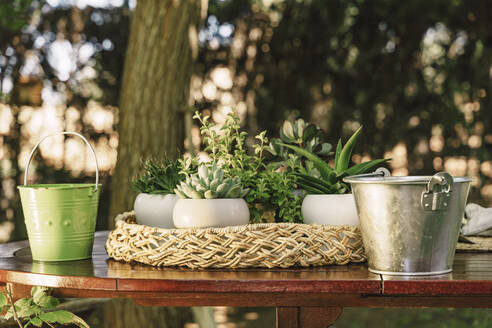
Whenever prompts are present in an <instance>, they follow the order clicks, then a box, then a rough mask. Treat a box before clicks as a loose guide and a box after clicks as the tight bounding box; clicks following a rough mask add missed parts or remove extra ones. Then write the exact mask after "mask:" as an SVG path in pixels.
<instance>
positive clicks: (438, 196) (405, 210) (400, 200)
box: [344, 172, 472, 275]
mask: <svg viewBox="0 0 492 328" xmlns="http://www.w3.org/2000/svg"><path fill="white" fill-rule="evenodd" d="M344 181H345V182H349V183H350V184H351V186H352V192H353V194H354V198H355V203H356V207H357V212H358V214H359V220H360V230H361V234H362V240H363V243H364V248H365V251H366V254H367V258H368V262H369V271H371V272H374V273H379V274H390V275H434V274H444V273H448V272H451V270H452V265H453V260H454V253H455V250H456V243H457V241H458V236H459V231H460V227H461V221H462V218H463V213H464V208H465V204H466V200H467V197H468V191H469V189H470V183H471V181H472V179H471V178H468V177H454V178H453V177H452V176H451V175H449V174H448V173H446V172H440V173H437V174H435V175H433V176H408V177H390V176H387V175H386V174H384V172H382V173H381V172H378V173H375V174H368V175H367V174H366V175H359V176H351V177H346V178H345V179H344Z"/></svg>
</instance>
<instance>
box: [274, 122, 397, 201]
mask: <svg viewBox="0 0 492 328" xmlns="http://www.w3.org/2000/svg"><path fill="white" fill-rule="evenodd" d="M361 131H362V127H360V128H359V129H357V131H355V132H354V134H353V135H352V136H351V137H350V139H349V140H348V141H347V143H346V144H345V145H343V146H342V139H339V140H338V144H337V149H336V152H335V165H334V167H331V166H330V165H329V164H328V163H326V162H325V161H324V160H323V159H321V158H319V157H318V156H317V155H315V154H313V153H311V152H309V151H307V150H306V149H303V148H300V147H297V146H294V145H288V144H282V145H283V146H284V147H287V148H289V149H292V150H293V151H295V152H296V153H298V154H299V155H302V156H304V157H305V158H307V159H308V160H310V161H311V162H312V163H313V165H314V166H315V167H316V168H317V169H318V171H319V173H320V176H319V177H315V176H312V175H309V174H302V173H296V176H297V185H298V186H299V187H300V188H302V189H304V190H305V191H307V192H309V193H311V194H344V193H347V192H349V191H350V186H349V185H348V184H347V183H345V182H343V180H342V179H343V178H344V177H346V176H349V175H356V174H364V173H367V172H370V171H372V170H373V169H374V168H375V167H377V166H379V165H381V164H382V163H384V162H386V161H388V160H389V158H383V159H375V160H372V161H368V162H364V163H360V164H357V165H354V166H352V167H349V163H350V158H351V156H352V151H353V149H354V146H355V144H356V142H357V139H358V138H359V135H360V133H361Z"/></svg>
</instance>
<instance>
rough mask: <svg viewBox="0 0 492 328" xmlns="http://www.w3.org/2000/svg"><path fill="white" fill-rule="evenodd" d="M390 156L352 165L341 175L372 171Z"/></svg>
mask: <svg viewBox="0 0 492 328" xmlns="http://www.w3.org/2000/svg"><path fill="white" fill-rule="evenodd" d="M389 160H390V158H382V159H375V160H372V161H368V162H364V163H360V164H357V165H354V166H352V167H351V168H349V169H347V170H345V171H344V172H342V173H340V174H339V177H341V176H350V175H356V174H364V173H368V172H370V171H371V170H372V169H373V168H375V167H376V166H379V165H381V164H382V163H384V162H387V161H389Z"/></svg>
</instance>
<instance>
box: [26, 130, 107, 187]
mask: <svg viewBox="0 0 492 328" xmlns="http://www.w3.org/2000/svg"><path fill="white" fill-rule="evenodd" d="M60 134H61V135H64V134H70V135H74V136H77V137H80V138H82V140H84V142H85V143H86V145H87V146H89V149H90V150H91V152H92V156H93V157H94V162H96V187H95V189H94V192H96V191H97V189H98V186H99V165H98V164H97V157H96V152H95V151H94V148H92V146H91V144H90V143H89V141H87V139H86V138H84V136H83V135H81V134H80V133H77V132H68V131H64V132H58V133H53V134H49V135H47V136H45V137H43V138H42V139H41V140H39V141H38V143H37V144H36V146H34V148H33V149H32V150H31V153H30V154H29V159H28V160H27V165H26V169H25V170H24V185H27V172H28V171H29V165H30V164H31V159H32V156H33V155H34V152H35V151H36V149H37V148H38V146H39V144H40V143H42V142H43V141H44V140H45V139H47V138H49V137H53V136H57V135H60Z"/></svg>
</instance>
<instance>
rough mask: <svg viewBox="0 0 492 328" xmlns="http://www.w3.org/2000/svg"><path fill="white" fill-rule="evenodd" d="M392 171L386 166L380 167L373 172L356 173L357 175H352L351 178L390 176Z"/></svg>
mask: <svg viewBox="0 0 492 328" xmlns="http://www.w3.org/2000/svg"><path fill="white" fill-rule="evenodd" d="M390 176H391V172H390V171H389V170H388V169H387V168H385V167H378V168H377V169H376V170H375V171H374V172H372V173H364V174H356V175H351V176H350V178H366V177H367V178H371V177H374V178H376V177H383V178H384V177H390Z"/></svg>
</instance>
